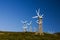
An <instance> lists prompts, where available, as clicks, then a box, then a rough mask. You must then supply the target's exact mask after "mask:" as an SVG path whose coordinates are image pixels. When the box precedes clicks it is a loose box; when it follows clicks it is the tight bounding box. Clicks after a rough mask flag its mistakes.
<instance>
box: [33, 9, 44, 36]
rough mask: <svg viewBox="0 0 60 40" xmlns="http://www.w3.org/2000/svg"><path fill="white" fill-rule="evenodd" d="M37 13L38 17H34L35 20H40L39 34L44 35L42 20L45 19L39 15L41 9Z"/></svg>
mask: <svg viewBox="0 0 60 40" xmlns="http://www.w3.org/2000/svg"><path fill="white" fill-rule="evenodd" d="M36 13H37V16H34V17H33V18H38V26H39V29H38V33H39V34H40V35H43V31H42V18H43V15H39V13H40V9H38V10H36Z"/></svg>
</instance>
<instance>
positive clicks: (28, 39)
mask: <svg viewBox="0 0 60 40" xmlns="http://www.w3.org/2000/svg"><path fill="white" fill-rule="evenodd" d="M0 40H60V36H59V35H57V34H56V35H55V34H46V33H45V35H43V36H40V35H35V33H34V32H25V33H24V32H0Z"/></svg>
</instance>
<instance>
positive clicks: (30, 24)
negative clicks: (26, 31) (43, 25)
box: [27, 21, 32, 32]
mask: <svg viewBox="0 0 60 40" xmlns="http://www.w3.org/2000/svg"><path fill="white" fill-rule="evenodd" d="M27 24H28V25H29V26H30V32H32V21H30V23H27Z"/></svg>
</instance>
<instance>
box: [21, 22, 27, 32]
mask: <svg viewBox="0 0 60 40" xmlns="http://www.w3.org/2000/svg"><path fill="white" fill-rule="evenodd" d="M21 22H22V23H23V28H24V32H27V21H21Z"/></svg>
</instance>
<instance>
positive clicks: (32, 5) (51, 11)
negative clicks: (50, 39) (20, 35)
mask: <svg viewBox="0 0 60 40" xmlns="http://www.w3.org/2000/svg"><path fill="white" fill-rule="evenodd" d="M38 8H40V9H41V14H44V17H43V31H44V32H60V1H59V0H0V30H1V31H17V32H18V31H23V24H22V23H21V22H20V21H21V20H27V21H28V22H29V21H30V20H31V21H33V22H32V27H33V29H34V27H36V28H37V27H38V25H37V23H36V22H35V21H36V20H37V19H33V18H32V17H33V16H35V15H36V12H35V11H36V9H38ZM28 29H29V28H28ZM33 31H34V30H33Z"/></svg>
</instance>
